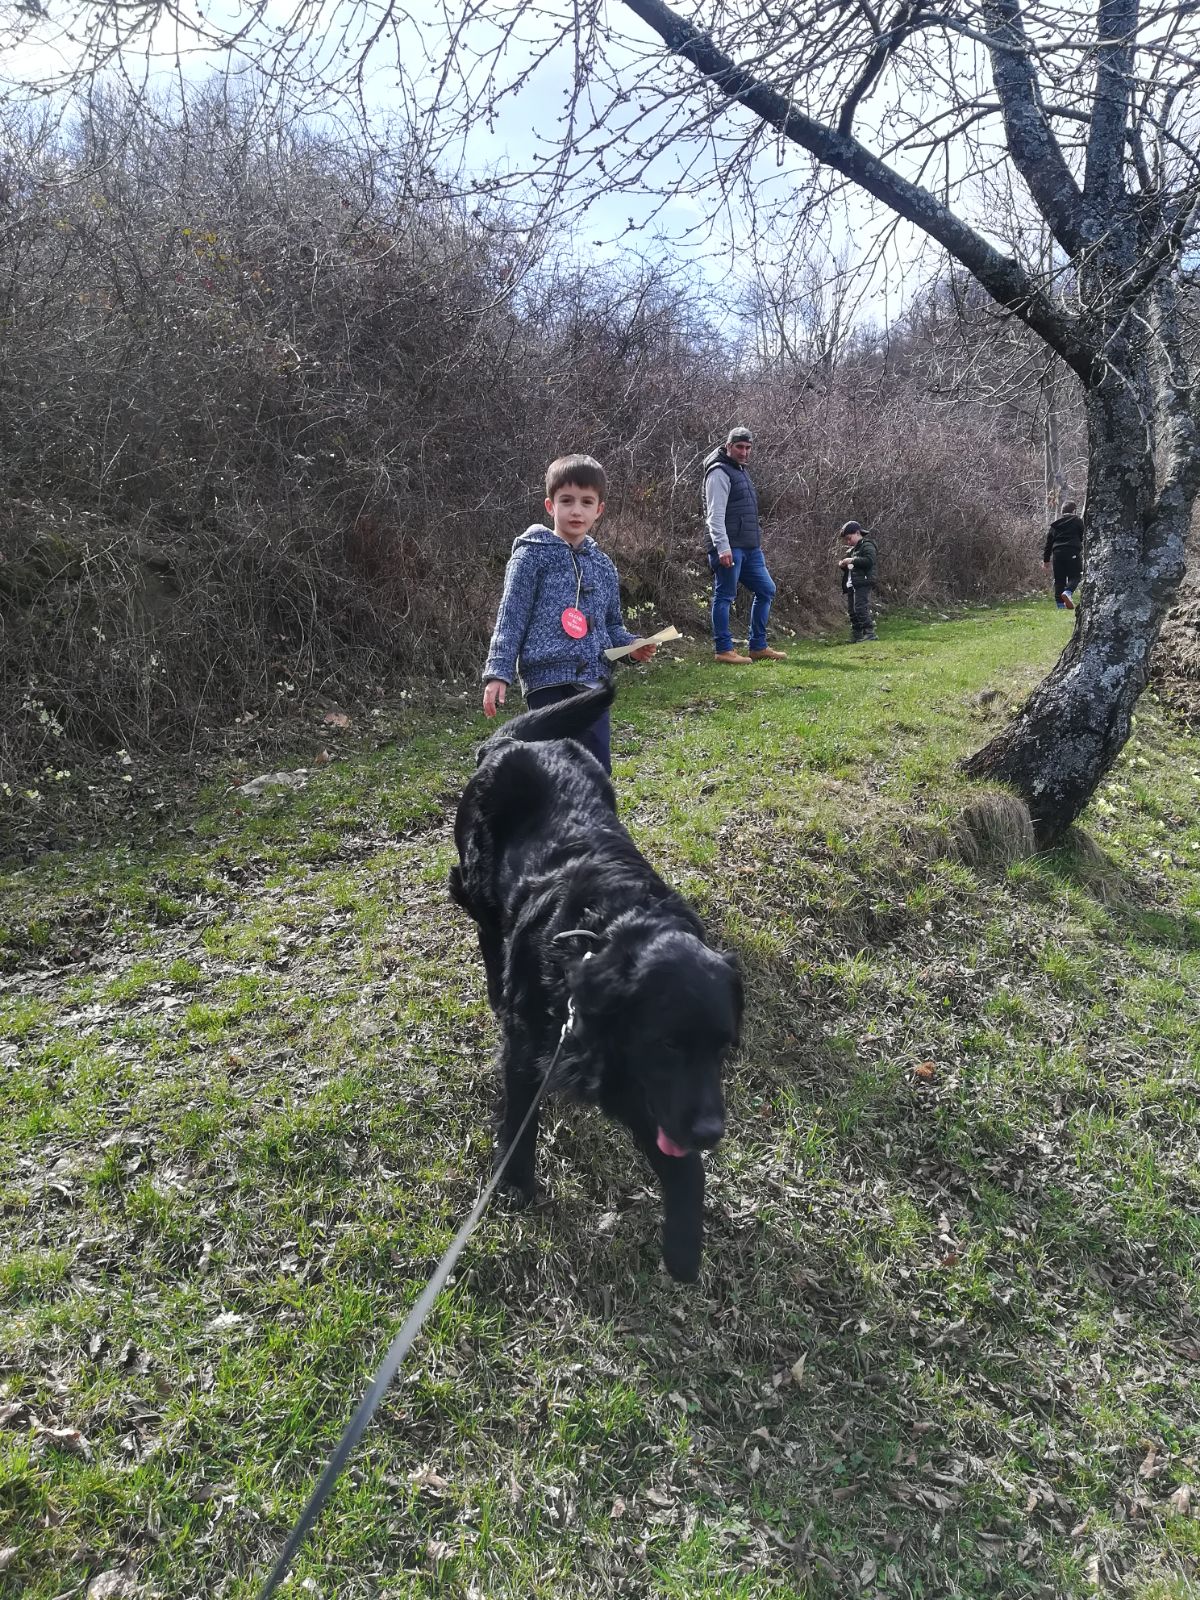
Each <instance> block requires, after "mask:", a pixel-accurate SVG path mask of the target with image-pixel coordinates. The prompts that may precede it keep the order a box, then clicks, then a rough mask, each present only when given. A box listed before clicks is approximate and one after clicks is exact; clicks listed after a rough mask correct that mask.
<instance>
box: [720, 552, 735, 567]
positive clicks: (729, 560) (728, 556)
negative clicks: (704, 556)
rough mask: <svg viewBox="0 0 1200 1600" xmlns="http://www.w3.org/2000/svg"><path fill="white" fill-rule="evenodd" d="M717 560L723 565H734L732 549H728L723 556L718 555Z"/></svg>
mask: <svg viewBox="0 0 1200 1600" xmlns="http://www.w3.org/2000/svg"><path fill="white" fill-rule="evenodd" d="M717 561H718V562H719V563H720V565H721V566H723V567H731V566H732V565H733V551H732V550H726V552H725V554H724V555H723V556H718V557H717Z"/></svg>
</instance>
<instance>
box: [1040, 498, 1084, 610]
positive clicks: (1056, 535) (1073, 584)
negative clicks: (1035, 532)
mask: <svg viewBox="0 0 1200 1600" xmlns="http://www.w3.org/2000/svg"><path fill="white" fill-rule="evenodd" d="M1042 566H1043V568H1044V569H1045V571H1047V572H1049V571H1050V570H1051V568H1053V572H1054V603H1055V605H1056V606H1057V607H1058V609H1059V610H1060V611H1074V609H1075V591H1076V589H1078V587H1079V585H1080V584H1081V583H1082V581H1083V518H1082V517H1081V516H1080V515H1079V514H1078V511H1077V509H1076V506H1075V502H1074V500H1064V501H1063V503H1062V515H1061V516H1059V517H1055V519H1054V521H1053V522H1052V523H1051V524H1050V528H1049V531H1048V532H1047V534H1046V544H1045V548H1044V549H1043V551H1042Z"/></svg>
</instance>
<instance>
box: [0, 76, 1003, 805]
mask: <svg viewBox="0 0 1200 1600" xmlns="http://www.w3.org/2000/svg"><path fill="white" fill-rule="evenodd" d="M831 337H832V335H831V334H830V333H829V331H828V329H826V330H825V331H823V332H822V334H821V339H822V340H823V345H822V349H823V351H824V354H823V356H822V362H821V364H820V382H819V384H808V385H806V384H805V382H803V381H800V380H799V378H798V372H799V370H800V369H799V368H797V367H794V366H793V367H789V366H787V365H786V364H780V363H778V362H776V363H772V364H769V365H768V366H766V367H764V366H762V365H761V364H760V363H759V362H758V361H757V359H756V357H755V355H754V352H753V343H752V342H750V343H747V342H745V341H741V340H740V339H739V338H738V337H737V336H736V334H735V332H733V331H731V328H730V326H729V325H728V323H727V321H725V320H723V314H722V313H721V311H720V309H719V307H718V306H716V304H715V302H714V300H713V297H712V295H711V292H710V290H709V289H708V288H707V287H706V286H705V284H704V283H703V282H702V281H693V280H689V279H688V278H687V277H686V276H683V275H682V274H681V273H680V271H679V270H678V269H668V268H666V267H664V266H663V265H661V264H659V263H655V262H653V261H644V260H631V261H628V262H625V263H623V264H609V265H605V266H603V267H597V266H595V265H589V266H587V267H583V266H580V265H579V264H578V263H575V262H572V261H571V260H569V259H568V258H567V257H566V256H565V255H561V254H559V255H554V254H548V253H546V251H545V249H544V248H543V244H542V242H541V241H540V240H539V239H537V238H535V237H532V236H531V235H529V234H528V233H527V232H525V231H524V230H523V229H522V227H521V225H520V222H519V219H517V218H516V217H515V216H513V215H511V214H509V213H507V212H505V211H503V210H502V209H499V208H496V209H492V210H489V209H488V208H487V207H486V206H481V205H478V204H473V205H472V206H471V207H470V208H469V209H468V208H467V207H466V206H465V205H464V204H463V203H461V202H460V201H458V200H457V199H456V198H455V197H454V196H453V195H452V194H451V193H449V191H448V190H447V189H446V188H445V187H444V186H443V185H442V184H440V183H439V181H438V180H437V178H436V176H435V175H433V174H431V173H430V172H429V171H428V170H426V169H425V167H424V166H423V165H422V161H421V158H420V155H419V152H417V151H416V150H415V149H413V148H412V147H410V146H409V145H408V144H406V143H405V142H404V141H403V140H402V139H398V140H396V141H395V143H394V144H393V145H392V146H391V147H390V148H389V149H388V150H387V151H380V150H376V149H370V148H366V147H360V146H353V147H351V146H347V145H342V144H339V143H338V142H336V141H335V140H334V139H333V138H331V137H330V136H328V134H319V133H316V132H314V131H312V130H311V129H309V128H306V127H305V126H304V124H303V123H289V122H288V121H287V120H286V118H283V117H281V116H280V115H279V114H278V110H277V108H274V107H272V106H271V105H270V104H268V103H267V102H266V101H264V100H259V99H256V98H254V97H253V96H247V97H245V98H243V99H241V100H237V101H234V100H231V99H230V97H229V96H228V94H226V93H225V92H223V91H221V90H219V89H213V90H211V91H209V92H207V93H199V94H194V95H193V96H192V97H191V98H190V99H189V101H188V102H187V104H185V105H181V104H173V105H158V106H152V105H148V104H147V103H145V102H144V101H143V102H141V103H134V102H131V101H128V100H123V99H121V98H119V97H115V96H114V97H110V98H109V99H107V100H106V99H105V98H104V97H103V96H97V97H96V98H95V99H94V100H93V102H92V104H91V106H90V109H89V110H88V112H87V114H86V116H85V117H84V118H83V119H82V120H81V121H80V122H79V123H78V124H77V126H76V127H75V128H74V130H73V131H72V132H71V133H70V135H69V136H65V135H63V134H61V133H58V132H56V131H55V130H54V127H53V126H52V124H51V123H50V122H48V121H47V122H39V121H37V120H36V119H34V118H32V117H28V116H26V117H24V118H23V119H18V118H15V117H12V116H10V120H9V122H8V125H7V126H6V127H5V128H4V129H3V145H2V147H0V373H2V376H0V449H2V450H3V455H4V460H5V463H6V472H7V480H8V481H7V491H8V493H7V497H6V499H5V501H4V502H3V505H2V506H0V555H3V556H4V558H5V559H4V560H3V562H0V620H2V621H3V630H2V633H0V699H2V703H3V705H4V707H5V710H6V714H5V715H4V717H3V718H2V719H0V774H6V775H8V776H9V777H11V776H13V775H19V774H22V773H26V772H28V771H31V770H36V769H37V767H38V766H39V765H40V764H45V763H47V762H52V761H53V760H56V759H57V755H56V752H58V753H61V752H62V750H64V749H65V748H66V747H67V746H71V747H74V748H80V747H83V748H89V747H90V748H119V747H121V746H126V747H133V746H135V745H145V744H148V743H158V744H162V745H171V746H175V747H181V746H186V745H187V744H188V743H189V742H191V741H195V739H196V738H197V737H198V736H199V735H200V733H201V732H202V731H203V730H204V728H205V727H206V726H207V725H208V724H210V723H213V724H217V723H219V722H221V721H222V720H224V719H228V718H229V717H231V716H232V715H234V714H236V713H238V712H240V711H244V710H247V709H251V708H252V709H254V710H255V711H256V712H257V713H258V714H260V715H266V714H269V713H270V712H271V711H272V710H274V709H275V708H277V707H279V706H280V705H281V704H284V703H287V702H288V701H290V700H293V699H295V698H298V697H300V696H301V695H305V694H314V693H320V692H324V693H329V694H337V695H347V694H353V693H354V692H355V689H356V687H358V688H361V687H362V686H363V685H364V684H367V683H370V682H374V681H378V680H379V679H381V678H383V677H384V676H385V675H393V674H410V675H424V674H428V673H430V672H442V673H444V672H448V671H453V670H471V669H473V668H474V667H475V665H476V664H477V663H478V661H479V660H480V658H481V656H482V652H483V645H484V642H485V640H486V635H487V632H488V629H489V626H490V622H491V616H492V613H493V610H494V605H495V600H496V596H497V593H498V589H499V582H500V573H501V569H502V566H503V562H504V559H505V558H506V556H507V553H508V549H509V546H510V544H511V541H512V538H513V536H514V535H515V534H516V533H518V532H520V531H521V530H522V529H523V528H524V526H526V524H527V523H529V522H530V521H531V520H534V519H535V518H536V517H538V516H540V514H541V489H540V480H541V476H542V472H543V470H544V467H545V463H546V462H547V461H548V460H549V459H550V458H552V457H553V456H555V455H557V454H560V453H562V452H563V451H564V450H568V449H579V448H586V449H588V450H590V451H592V452H593V453H595V454H597V455H599V456H601V457H602V458H603V459H604V461H605V463H606V465H607V466H608V468H609V471H610V474H611V480H612V489H611V493H610V496H609V506H608V512H607V520H606V523H605V532H604V535H603V536H604V537H606V538H607V539H608V540H610V541H611V545H612V547H613V549H614V552H615V553H616V555H617V558H618V562H619V564H620V566H621V568H622V571H623V576H624V579H625V582H626V585H627V592H628V595H629V598H630V599H631V600H632V601H640V602H642V603H644V604H646V605H647V606H648V607H652V608H653V609H654V611H655V612H656V613H657V614H659V615H660V616H662V618H663V619H664V620H667V619H672V620H679V621H686V620H687V618H688V617H689V616H691V618H692V619H693V620H694V621H695V622H696V623H697V624H699V623H700V621H701V617H700V612H699V610H698V609H697V607H696V603H695V596H696V594H697V592H698V590H700V589H703V588H704V587H706V586H707V581H708V580H707V571H706V569H705V568H704V566H703V560H702V558H703V547H704V536H703V529H702V519H701V516H700V499H699V493H700V491H699V469H700V462H701V460H702V458H703V456H704V454H705V453H706V451H707V450H708V449H709V448H710V447H711V445H712V443H713V442H714V441H715V440H716V439H718V438H720V437H723V435H724V431H725V429H726V428H727V427H728V425H729V424H730V422H731V421H745V422H749V423H750V424H751V425H752V426H754V427H755V428H756V430H757V431H758V433H759V435H760V438H761V440H762V444H761V448H760V451H759V463H758V477H759V481H760V491H761V498H762V500H763V503H764V506H765V509H766V511H767V521H768V525H769V529H770V538H771V561H772V566H773V570H774V571H775V575H776V578H777V581H778V582H779V584H780V589H781V604H782V606H783V608H784V610H785V611H786V610H788V609H790V610H791V612H792V614H793V616H796V617H798V618H800V619H801V620H811V619H813V618H815V617H818V616H820V615H822V614H828V613H829V612H831V611H832V608H833V605H834V603H835V599H836V597H835V594H834V584H835V576H836V567H835V565H834V560H835V555H836V553H837V552H835V551H834V549H833V547H832V541H833V533H834V530H835V529H836V527H837V525H838V524H839V523H840V522H841V521H842V520H843V519H844V518H845V517H846V516H849V515H855V516H857V517H859V518H860V519H861V520H863V521H865V522H867V523H868V524H869V525H871V526H872V527H874V528H876V529H877V530H878V532H879V535H880V550H881V558H882V561H883V564H884V573H885V581H886V583H887V593H888V596H889V598H891V599H892V600H895V601H911V600H916V601H931V600H942V599H946V598H967V597H978V596H983V595H988V594H995V593H997V592H1002V591H1006V590H1011V589H1013V588H1018V587H1022V586H1023V585H1024V582H1025V575H1026V572H1027V570H1028V563H1027V561H1026V553H1027V550H1028V548H1029V546H1030V544H1031V541H1032V535H1031V533H1030V532H1029V530H1028V527H1027V525H1026V524H1025V523H1024V521H1023V516H1024V514H1025V513H1026V511H1027V509H1028V496H1027V495H1024V494H1023V492H1022V491H1021V490H1020V489H1019V488H1017V489H1014V487H1013V485H1014V483H1018V484H1019V482H1020V479H1021V470H1020V469H1021V462H1020V450H1019V448H1018V447H1016V446H1010V447H1007V448H1006V447H1003V446H1000V445H998V444H996V442H995V439H994V434H995V429H994V427H990V428H989V426H988V425H987V424H985V423H984V422H979V423H978V424H975V423H972V422H971V421H970V419H967V420H966V421H965V422H964V419H963V418H962V417H961V416H959V415H955V416H947V415H946V413H945V410H944V409H943V406H942V402H941V399H940V397H939V395H938V394H936V393H934V392H932V391H931V388H930V386H929V384H928V383H927V382H926V381H925V379H924V378H923V377H922V376H921V374H920V373H919V371H918V370H917V368H918V366H919V363H917V362H913V363H911V364H910V370H907V371H905V372H901V373H897V372H896V371H895V370H894V366H895V363H894V359H893V357H892V356H891V355H890V354H888V353H887V352H886V351H885V350H883V349H882V347H881V346H880V345H879V343H878V341H874V342H873V341H872V340H871V339H870V338H867V337H864V336H856V337H855V339H852V340H848V341H847V342H846V343H845V344H844V347H843V346H839V348H838V349H837V350H836V352H834V354H835V355H836V360H835V359H833V357H832V356H831V354H830V348H829V345H830V338H831ZM910 345H911V347H912V348H913V349H914V350H916V349H918V348H919V346H920V339H919V337H918V335H916V334H913V335H911V336H910ZM798 359H804V360H807V357H806V356H805V355H804V352H803V351H802V350H801V351H799V352H798ZM964 459H969V460H970V462H971V470H970V472H969V473H967V472H964V471H963V467H962V463H963V461H964Z"/></svg>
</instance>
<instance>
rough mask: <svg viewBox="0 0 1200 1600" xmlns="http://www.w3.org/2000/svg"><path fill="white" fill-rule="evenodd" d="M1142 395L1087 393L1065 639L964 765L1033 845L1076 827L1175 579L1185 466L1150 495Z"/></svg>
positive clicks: (1186, 493) (1144, 675) (1187, 494)
mask: <svg viewBox="0 0 1200 1600" xmlns="http://www.w3.org/2000/svg"><path fill="white" fill-rule="evenodd" d="M1132 364H1133V365H1134V366H1135V368H1136V363H1132ZM1148 400H1149V396H1147V395H1146V394H1145V390H1144V385H1141V384H1139V383H1138V382H1137V378H1136V375H1135V374H1130V373H1129V372H1128V371H1126V372H1124V373H1123V372H1120V371H1118V370H1114V369H1111V368H1110V370H1109V372H1108V373H1107V375H1106V376H1105V378H1104V379H1103V381H1102V382H1101V383H1100V384H1099V385H1097V386H1096V387H1095V388H1094V389H1092V390H1091V391H1089V393H1088V395H1087V423H1088V444H1089V451H1088V459H1089V468H1088V488H1087V508H1086V523H1087V536H1086V541H1085V545H1084V581H1083V588H1082V591H1081V604H1080V609H1079V611H1078V612H1077V613H1076V619H1075V631H1074V634H1073V635H1072V638H1071V640H1070V643H1069V644H1068V645H1067V647H1066V649H1065V650H1064V651H1063V653H1062V655H1061V656H1060V657H1059V659H1058V662H1057V664H1056V665H1055V667H1054V668H1053V670H1052V671H1051V672H1050V674H1049V676H1048V677H1047V678H1045V679H1044V680H1043V681H1042V682H1041V683H1040V684H1038V686H1037V688H1036V689H1035V690H1034V691H1033V693H1032V695H1030V697H1029V699H1028V700H1027V701H1026V703H1025V705H1024V706H1023V707H1022V708H1021V711H1020V713H1019V714H1018V716H1017V717H1016V718H1015V720H1014V721H1013V722H1011V723H1010V724H1009V725H1008V726H1007V727H1006V728H1004V729H1003V730H1002V732H1001V733H1000V734H999V735H998V736H997V737H996V738H995V739H993V740H992V741H991V742H990V744H987V745H985V746H984V747H983V749H981V750H979V751H977V752H976V753H975V755H973V756H971V757H970V758H969V760H968V761H967V762H966V763H965V765H964V770H965V771H966V772H968V773H969V774H970V775H971V776H973V777H978V778H989V779H993V780H995V781H997V782H1000V783H1004V784H1007V785H1008V786H1009V787H1010V788H1012V789H1015V790H1016V791H1017V793H1018V794H1020V795H1021V796H1022V798H1023V799H1024V800H1025V801H1026V803H1027V804H1028V806H1029V809H1030V812H1031V814H1032V816H1033V822H1034V828H1035V830H1036V833H1037V836H1038V840H1039V843H1041V844H1042V845H1047V844H1051V843H1053V841H1054V840H1055V839H1056V838H1057V837H1058V836H1059V835H1060V834H1061V833H1062V832H1063V830H1064V829H1065V828H1067V827H1068V826H1069V825H1070V824H1071V823H1072V822H1073V821H1074V820H1075V818H1076V817H1077V816H1078V815H1079V813H1080V812H1081V811H1082V810H1083V808H1084V807H1085V806H1086V805H1087V803H1088V800H1089V799H1090V798H1091V796H1092V794H1093V793H1094V791H1095V788H1096V785H1097V783H1098V782H1099V781H1100V779H1101V778H1102V777H1103V775H1104V774H1105V773H1106V772H1108V770H1109V769H1110V768H1111V767H1112V765H1113V763H1114V762H1115V760H1116V759H1117V757H1118V755H1119V754H1120V752H1121V747H1122V746H1123V745H1124V743H1125V741H1126V739H1127V738H1128V737H1129V725H1130V720H1131V718H1132V715H1133V710H1134V706H1135V705H1136V704H1137V699H1138V696H1139V695H1140V694H1141V692H1142V690H1143V689H1144V688H1145V686H1146V681H1147V679H1148V677H1149V673H1150V655H1151V651H1152V650H1153V648H1154V644H1155V641H1156V640H1157V638H1158V633H1159V629H1160V628H1161V626H1162V622H1163V618H1164V616H1165V615H1166V612H1167V609H1168V607H1169V606H1170V604H1171V600H1172V598H1173V596H1174V594H1175V591H1176V590H1177V589H1178V587H1179V583H1180V580H1181V579H1182V577H1183V571H1184V539H1185V537H1186V534H1187V528H1188V523H1189V521H1190V519H1191V509H1192V503H1193V501H1194V499H1195V494H1196V484H1195V476H1196V471H1195V462H1194V459H1192V460H1188V459H1187V457H1186V456H1184V457H1182V458H1179V459H1177V460H1175V461H1174V462H1173V465H1174V466H1175V468H1176V469H1177V470H1176V471H1174V472H1172V473H1169V475H1168V481H1167V484H1166V486H1165V488H1164V490H1163V491H1162V492H1161V493H1160V494H1158V495H1157V496H1156V495H1155V481H1156V471H1155V467H1156V463H1155V457H1154V445H1153V434H1152V430H1151V429H1150V428H1149V427H1148V425H1147V419H1148V417H1149V415H1150V411H1151V407H1150V406H1149V404H1148V403H1147V402H1148Z"/></svg>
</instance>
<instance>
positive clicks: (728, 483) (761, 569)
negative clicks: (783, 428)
mask: <svg viewBox="0 0 1200 1600" xmlns="http://www.w3.org/2000/svg"><path fill="white" fill-rule="evenodd" d="M753 447H754V435H753V434H752V433H751V432H750V429H749V428H731V429H730V430H729V437H728V438H727V439H726V441H725V443H724V444H723V445H721V446H719V447H718V448H717V449H716V450H714V451H713V452H712V454H711V455H708V456H705V458H704V520H705V523H706V525H707V527H708V546H709V548H708V564H709V566H710V567H711V569H712V575H713V600H712V630H713V649H714V650H715V651H716V659H717V660H718V661H720V662H722V663H723V664H724V665H726V666H730V667H743V666H749V664H750V663H751V662H752V661H786V659H787V657H786V656H785V655H784V653H783V651H782V650H772V649H771V648H770V647H769V645H768V644H767V618H768V617H769V616H770V614H771V601H772V600H773V599H774V598H775V585H774V584H773V583H772V581H771V574H770V573H769V572H768V571H767V563H766V562H765V561H764V559H763V553H762V529H761V528H760V526H759V521H758V496H757V495H756V494H755V492H754V484H753V481H752V480H751V477H750V474H749V472H748V471H747V470H746V463H747V462H748V461H749V460H750V452H751V450H752V449H753ZM739 583H740V584H743V585H744V586H745V587H746V588H747V589H749V591H750V593H751V594H752V595H753V596H754V599H753V601H752V603H751V606H750V653H749V655H742V654H740V652H739V651H737V650H735V649H734V648H733V635H732V633H730V631H729V608H730V607H731V606H732V604H733V599H734V596H735V594H736V593H737V586H738V584H739Z"/></svg>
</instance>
